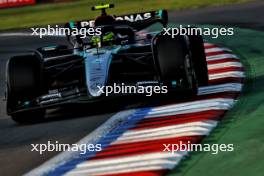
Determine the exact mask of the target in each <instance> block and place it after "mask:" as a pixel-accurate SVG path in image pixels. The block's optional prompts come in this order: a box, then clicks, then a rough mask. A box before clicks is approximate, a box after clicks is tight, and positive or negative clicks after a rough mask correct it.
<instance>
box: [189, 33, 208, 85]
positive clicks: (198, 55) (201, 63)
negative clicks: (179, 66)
mask: <svg viewBox="0 0 264 176" xmlns="http://www.w3.org/2000/svg"><path fill="white" fill-rule="evenodd" d="M188 38H189V43H190V45H189V46H190V50H191V54H192V58H193V62H194V69H195V72H196V76H197V80H198V85H199V86H207V85H208V79H209V78H208V68H207V62H206V55H205V49H204V42H203V37H202V36H201V35H189V36H188Z"/></svg>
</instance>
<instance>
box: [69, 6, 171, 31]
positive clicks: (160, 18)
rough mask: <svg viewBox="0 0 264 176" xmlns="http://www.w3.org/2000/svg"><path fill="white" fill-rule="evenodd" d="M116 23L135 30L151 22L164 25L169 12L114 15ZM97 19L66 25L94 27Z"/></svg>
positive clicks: (158, 11) (71, 26)
mask: <svg viewBox="0 0 264 176" xmlns="http://www.w3.org/2000/svg"><path fill="white" fill-rule="evenodd" d="M113 17H114V18H115V20H116V21H115V23H114V24H113V25H122V24H123V25H129V26H131V27H132V28H134V29H135V30H141V29H144V28H146V27H148V26H150V25H151V24H154V23H157V22H159V23H161V24H162V25H163V26H166V25H167V24H168V12H167V10H157V11H150V12H143V13H134V14H128V15H120V16H113ZM94 21H95V20H82V21H77V22H69V23H66V26H68V27H70V28H73V27H75V28H83V27H87V28H88V27H94Z"/></svg>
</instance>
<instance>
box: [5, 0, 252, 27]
mask: <svg viewBox="0 0 264 176" xmlns="http://www.w3.org/2000/svg"><path fill="white" fill-rule="evenodd" d="M247 1H252V0H214V1H212V0H144V1H143V0H131V1H129V0H106V2H114V3H115V5H116V7H115V8H114V9H111V10H109V13H111V14H127V13H131V12H142V11H147V10H155V9H160V8H164V9H186V8H200V7H205V6H216V5H224V4H230V3H240V2H247ZM98 2H101V1H99V0H78V1H77V0H76V1H74V2H70V3H57V4H44V5H43V4H42V5H36V6H27V7H21V8H12V9H1V10H0V30H7V29H15V28H26V27H31V26H39V25H47V24H56V23H64V22H67V21H70V20H81V19H90V18H94V17H95V16H96V14H98V12H92V11H91V10H90V9H91V7H92V6H93V5H96V4H98Z"/></svg>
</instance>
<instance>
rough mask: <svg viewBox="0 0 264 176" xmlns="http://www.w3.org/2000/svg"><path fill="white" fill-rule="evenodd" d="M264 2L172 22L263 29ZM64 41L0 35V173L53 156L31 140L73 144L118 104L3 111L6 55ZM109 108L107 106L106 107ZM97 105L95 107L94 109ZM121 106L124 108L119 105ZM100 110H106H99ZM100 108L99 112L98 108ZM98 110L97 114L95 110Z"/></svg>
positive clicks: (178, 15)
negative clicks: (13, 114)
mask: <svg viewBox="0 0 264 176" xmlns="http://www.w3.org/2000/svg"><path fill="white" fill-rule="evenodd" d="M263 8H264V2H260V1H259V2H255V3H247V4H241V5H231V6H223V7H213V8H205V9H197V10H185V11H175V12H172V13H170V17H171V18H170V20H171V22H175V23H184V24H189V23H190V24H193V23H197V24H217V25H232V26H236V27H243V28H252V29H257V30H263V29H264V19H263V18H260V17H261V16H262V14H263V11H262V10H263ZM51 43H52V44H65V39H63V38H60V37H57V38H54V37H53V38H50V37H45V38H44V39H39V38H37V37H22V36H19V37H18V36H13V37H2V36H1V37H0V98H1V103H0V134H1V138H0V147H1V149H0V158H1V160H0V166H1V167H0V174H1V175H21V174H23V173H26V172H27V171H29V170H31V169H33V168H35V167H36V166H38V165H40V164H41V163H43V162H44V161H46V160H47V159H49V158H51V157H52V156H54V155H56V154H57V153H56V152H45V153H44V154H43V155H39V154H38V153H35V152H30V149H31V145H30V144H32V143H47V141H48V140H52V141H56V140H57V141H59V142H60V143H70V144H71V143H75V142H77V141H78V140H79V139H81V138H82V137H83V136H85V135H87V134H89V133H90V132H91V131H93V130H94V129H96V128H97V127H98V126H100V124H102V123H103V122H105V121H106V120H107V119H108V118H109V117H111V115H113V114H114V112H115V111H117V110H118V108H119V107H118V103H117V106H109V105H108V106H107V105H106V104H99V105H97V106H94V107H90V109H93V111H92V112H91V111H89V112H87V111H86V109H85V110H84V109H83V108H77V109H76V108H67V109H61V110H57V111H53V112H49V114H48V116H47V117H48V118H47V120H46V121H45V122H43V123H41V124H34V125H17V124H16V123H14V122H13V121H12V120H11V119H10V118H9V117H8V116H7V115H6V114H5V102H4V101H2V99H4V81H5V66H6V62H7V60H8V58H10V57H11V56H13V55H17V54H21V51H23V52H25V51H26V50H32V49H34V48H38V47H40V46H44V45H48V44H51ZM106 107H108V108H106ZM96 108H97V109H96ZM122 108H123V107H122ZM102 109H105V110H104V111H102ZM99 110H100V111H99ZM98 112H100V113H98Z"/></svg>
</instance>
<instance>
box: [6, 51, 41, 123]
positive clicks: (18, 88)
mask: <svg viewBox="0 0 264 176" xmlns="http://www.w3.org/2000/svg"><path fill="white" fill-rule="evenodd" d="M6 79H7V112H8V114H11V117H12V119H13V120H14V121H16V122H18V123H34V122H39V121H41V120H42V119H43V118H44V115H45V110H32V111H31V110H30V111H27V110H26V111H21V112H20V111H18V110H19V108H18V107H20V106H21V104H22V105H23V102H29V101H31V100H33V99H35V98H36V97H37V96H39V95H41V93H42V92H43V90H42V89H43V86H42V80H43V63H42V60H41V58H39V57H38V56H37V55H35V54H34V55H33V54H32V55H25V56H15V57H12V58H11V59H9V61H8V63H7V71H6ZM16 111H17V112H16ZM14 112H15V113H14Z"/></svg>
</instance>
